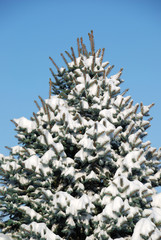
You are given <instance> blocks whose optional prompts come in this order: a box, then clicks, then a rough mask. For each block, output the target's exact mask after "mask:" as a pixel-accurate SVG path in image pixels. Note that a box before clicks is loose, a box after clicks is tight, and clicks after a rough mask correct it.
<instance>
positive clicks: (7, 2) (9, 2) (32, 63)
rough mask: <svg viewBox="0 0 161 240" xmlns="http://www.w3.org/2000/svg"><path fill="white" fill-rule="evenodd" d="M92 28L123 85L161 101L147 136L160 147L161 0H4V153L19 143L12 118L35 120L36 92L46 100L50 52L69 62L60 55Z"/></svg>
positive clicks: (0, 129) (0, 131) (0, 128)
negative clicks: (7, 147)
mask: <svg viewBox="0 0 161 240" xmlns="http://www.w3.org/2000/svg"><path fill="white" fill-rule="evenodd" d="M91 29H93V31H94V36H95V44H96V48H103V47H105V48H106V52H105V57H104V60H106V61H110V63H111V64H114V65H115V68H114V69H113V73H116V72H117V71H118V70H119V69H120V68H121V67H123V68H124V72H123V76H122V78H123V79H124V80H125V83H124V84H122V90H123V89H125V88H130V91H129V94H130V95H131V96H132V98H133V99H134V102H135V103H136V102H139V103H140V102H141V101H142V102H143V104H144V105H148V104H150V103H152V102H155V103H156V105H155V107H153V109H152V110H151V115H152V116H153V117H154V120H153V121H152V127H151V129H149V130H148V133H149V134H148V138H147V139H148V140H150V141H151V142H152V146H154V147H157V148H158V147H160V146H161V1H160V0H151V1H150V0H133V1H132V0H131V1H130V0H128V1H126V0H118V1H117V0H113V1H112V0H110V1H109V0H97V1H96V0H81V1H76V0H75V1H70V0H68V1H66V0H64V1H61V0H59V1H56V0H53V1H51V0H44V1H42V0H26V1H25V0H19V1H18V0H0V83H1V87H0V106H1V110H0V153H2V154H5V155H6V154H7V153H8V151H7V150H6V149H5V148H4V146H6V145H7V146H10V147H11V146H14V145H16V144H17V141H16V139H15V138H14V135H15V132H14V125H13V124H12V123H11V122H10V119H13V118H19V117H22V116H24V117H27V118H30V116H32V112H33V111H36V110H37V109H36V107H35V104H34V100H38V95H40V96H41V97H43V98H48V89H49V88H48V81H49V78H50V77H51V74H50V72H49V67H51V66H52V64H51V63H50V61H49V58H48V57H49V56H51V57H52V58H53V59H54V60H55V61H56V62H57V64H58V65H59V66H60V67H61V66H62V65H63V66H64V63H63V61H62V59H61V56H60V53H61V52H64V51H65V50H69V49H70V47H71V46H73V47H75V48H76V39H77V37H81V36H82V37H83V38H84V41H85V42H88V32H89V31H90V30H91ZM87 45H88V46H89V44H87Z"/></svg>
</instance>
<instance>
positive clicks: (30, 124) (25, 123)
mask: <svg viewBox="0 0 161 240" xmlns="http://www.w3.org/2000/svg"><path fill="white" fill-rule="evenodd" d="M13 120H14V121H15V122H16V123H17V124H18V126H17V127H16V128H25V129H26V130H27V132H28V133H30V132H32V131H33V130H34V129H35V128H36V127H37V124H36V122H35V121H31V120H28V119H26V118H25V117H21V118H18V119H16V118H14V119H13Z"/></svg>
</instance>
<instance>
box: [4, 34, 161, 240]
mask: <svg viewBox="0 0 161 240" xmlns="http://www.w3.org/2000/svg"><path fill="white" fill-rule="evenodd" d="M89 40H90V45H91V52H88V51H87V49H86V46H85V44H84V43H83V39H82V38H80V39H77V45H78V57H76V54H75V52H74V50H73V48H72V47H71V54H70V53H69V52H67V51H66V52H65V53H66V54H67V57H69V59H70V62H68V61H67V60H66V58H65V57H64V55H63V54H61V56H62V58H63V60H64V62H65V64H66V65H67V68H59V67H58V66H57V65H56V63H55V62H54V61H53V59H52V58H50V59H51V61H52V63H53V64H54V66H55V68H56V70H57V73H55V72H54V71H53V70H52V69H50V71H51V73H52V75H53V77H54V81H51V79H50V91H49V99H46V100H43V99H42V98H41V97H39V98H40V102H41V105H42V106H41V107H40V106H39V104H38V103H37V102H36V101H35V103H36V105H37V107H38V112H37V113H33V117H32V118H31V119H30V120H27V119H26V118H24V117H22V118H19V119H13V120H12V122H13V123H14V124H15V127H16V131H17V135H16V137H17V138H18V142H19V143H18V146H15V147H11V148H9V150H10V155H9V156H3V155H0V170H1V187H0V193H1V195H0V206H1V207H0V211H1V223H0V226H1V229H2V233H1V236H3V237H4V239H10V237H11V238H12V239H16V240H22V239H25V240H29V239H35V240H36V239H37V240H54V239H56V240H58V239H68V240H97V239H100V240H112V239H117V240H118V239H119V240H121V239H122V240H124V239H126V240H127V239H129V240H130V239H132V240H141V239H151V240H159V239H161V201H160V200H159V199H161V194H156V190H155V187H157V186H159V185H160V184H161V170H160V158H161V149H159V150H156V148H153V147H151V143H150V141H144V137H145V136H146V135H147V132H146V130H147V128H149V127H150V121H151V118H149V110H150V108H151V107H152V106H153V105H154V104H150V105H149V106H144V105H143V103H141V104H135V105H134V104H133V100H132V99H131V97H130V96H125V94H126V93H127V91H128V90H125V91H123V92H121V90H120V84H121V83H122V82H123V80H122V79H121V78H120V77H121V74H122V69H120V71H119V72H118V73H117V74H115V75H110V71H111V70H112V68H113V66H110V65H109V62H103V56H104V50H105V49H102V50H101V49H99V50H98V51H95V46H94V37H93V32H92V31H91V33H89ZM5 234H7V235H8V236H7V235H5Z"/></svg>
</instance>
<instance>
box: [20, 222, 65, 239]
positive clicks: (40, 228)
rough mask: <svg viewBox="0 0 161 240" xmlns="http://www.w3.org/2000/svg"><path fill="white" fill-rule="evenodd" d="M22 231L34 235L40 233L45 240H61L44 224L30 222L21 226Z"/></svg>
mask: <svg viewBox="0 0 161 240" xmlns="http://www.w3.org/2000/svg"><path fill="white" fill-rule="evenodd" d="M21 228H22V229H24V230H26V231H31V230H32V231H33V232H35V233H40V235H41V237H42V238H43V237H45V238H46V240H61V239H62V238H61V237H59V236H58V235H56V234H54V233H53V232H52V231H51V230H49V229H48V228H47V226H46V224H45V223H37V222H32V223H31V224H29V225H26V224H22V226H21Z"/></svg>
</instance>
